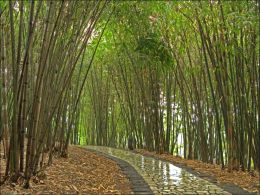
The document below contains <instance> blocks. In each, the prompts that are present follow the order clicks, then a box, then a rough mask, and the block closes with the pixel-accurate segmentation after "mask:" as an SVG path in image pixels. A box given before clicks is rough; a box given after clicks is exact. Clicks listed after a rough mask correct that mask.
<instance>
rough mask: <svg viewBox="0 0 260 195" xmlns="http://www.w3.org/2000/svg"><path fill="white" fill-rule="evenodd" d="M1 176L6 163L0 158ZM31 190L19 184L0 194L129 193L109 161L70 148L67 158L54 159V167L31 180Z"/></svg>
mask: <svg viewBox="0 0 260 195" xmlns="http://www.w3.org/2000/svg"><path fill="white" fill-rule="evenodd" d="M0 160H1V163H0V165H1V166H0V176H2V175H3V172H4V171H3V170H4V167H5V166H4V165H5V162H4V160H3V159H0ZM30 185H31V187H30V188H29V189H23V187H22V179H21V178H20V179H19V180H18V184H14V183H8V182H7V183H5V184H3V185H2V186H0V194H10V193H11V194H14V193H17V194H50V193H51V194H61V193H64V194H65V193H66V194H68V193H69V194H131V193H132V190H131V183H130V182H129V180H128V179H127V178H126V177H125V175H124V174H123V173H122V171H121V170H120V167H119V166H118V165H117V164H116V163H115V162H114V161H112V160H109V159H107V158H105V157H102V156H98V155H96V154H94V153H92V152H89V151H87V150H85V149H82V148H79V147H76V146H70V148H69V157H68V158H60V157H54V159H53V164H52V165H51V166H49V167H47V168H46V170H45V171H44V172H43V173H42V174H39V176H38V177H33V178H32V179H31V181H30Z"/></svg>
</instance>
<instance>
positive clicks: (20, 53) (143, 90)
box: [0, 1, 260, 187]
mask: <svg viewBox="0 0 260 195" xmlns="http://www.w3.org/2000/svg"><path fill="white" fill-rule="evenodd" d="M0 6H1V7H0V42H1V43H0V55H1V60H0V62H1V71H0V72H1V87H0V90H1V93H0V94H1V95H0V98H1V99H0V100H1V101H0V106H1V120H0V127H1V131H0V136H1V137H0V138H1V144H2V146H3V147H2V148H3V150H4V157H5V158H6V159H7V164H6V175H5V177H4V179H7V178H11V179H12V180H13V181H16V180H17V178H18V177H19V176H20V175H21V174H22V175H23V176H24V177H25V178H27V182H26V184H25V187H28V186H29V178H30V177H31V176H32V175H34V174H36V173H37V171H39V170H40V169H41V167H42V166H43V159H44V158H45V156H47V157H48V164H51V162H52V156H53V153H54V152H57V153H58V154H59V155H60V156H62V157H66V156H67V155H68V145H69V144H70V143H72V144H83V145H84V144H95V145H105V146H111V147H119V148H125V147H126V145H127V140H128V138H129V137H132V138H133V139H134V140H135V147H137V148H146V149H148V150H150V151H156V152H158V153H162V152H169V153H172V154H180V151H183V153H182V155H183V157H184V158H188V159H199V160H202V161H203V162H208V163H217V164H221V165H222V167H223V168H224V167H225V166H228V168H229V170H230V171H231V170H233V169H242V170H251V169H258V170H259V167H260V155H259V151H260V148H259V147H260V120H259V114H260V97H259V91H260V65H259V41H260V40H259V12H260V7H259V3H258V2H257V1H201V2H200V1H197V2H189V1H183V2H181V1H169V2H168V1H158V2H156V1H148V2H136V1H129V2H127V1H126V2H120V1H0ZM179 138H181V142H180V141H179Z"/></svg>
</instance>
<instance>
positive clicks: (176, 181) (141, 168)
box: [87, 146, 230, 195]
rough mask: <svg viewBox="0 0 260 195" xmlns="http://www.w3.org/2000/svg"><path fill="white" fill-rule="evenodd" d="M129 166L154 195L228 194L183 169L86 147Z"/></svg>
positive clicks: (152, 160)
mask: <svg viewBox="0 0 260 195" xmlns="http://www.w3.org/2000/svg"><path fill="white" fill-rule="evenodd" d="M87 148H89V149H94V150H96V151H99V152H104V153H106V154H109V155H111V156H114V157H117V158H120V159H122V160H125V161H127V162H128V163H129V164H131V165H132V166H133V167H134V168H135V169H136V171H137V172H138V173H139V174H140V175H141V176H142V177H143V178H144V180H145V181H146V182H147V183H148V185H149V186H150V188H151V190H152V191H153V192H154V193H155V194H158V193H159V194H160V193H163V194H178V195H179V194H230V193H228V192H225V191H224V190H223V189H221V188H220V187H218V186H216V185H214V184H212V183H210V182H208V181H206V180H204V179H201V178H199V177H197V176H195V175H193V174H191V173H189V172H187V171H185V170H184V169H181V168H179V167H176V166H174V165H173V164H171V163H168V162H164V161H161V160H158V159H154V158H152V157H146V156H143V155H140V154H135V153H132V152H130V151H125V150H120V149H114V148H109V147H102V146H87Z"/></svg>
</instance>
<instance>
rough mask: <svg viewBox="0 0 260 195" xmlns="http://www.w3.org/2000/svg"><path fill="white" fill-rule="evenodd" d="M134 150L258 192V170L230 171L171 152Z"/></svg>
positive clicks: (259, 182) (259, 181)
mask: <svg viewBox="0 0 260 195" xmlns="http://www.w3.org/2000/svg"><path fill="white" fill-rule="evenodd" d="M135 151H136V152H138V153H140V154H143V155H149V156H153V157H157V158H160V159H162V160H167V161H170V162H173V163H179V164H182V165H185V166H188V167H191V168H193V169H194V170H195V171H197V172H200V173H206V174H209V175H211V176H213V177H215V178H216V179H217V181H218V182H222V183H233V184H236V185H238V186H240V187H241V188H243V189H245V190H247V191H250V192H258V193H259V192H260V178H259V172H244V171H233V172H232V173H230V172H228V170H227V169H224V170H222V169H221V166H219V165H213V164H208V163H203V162H201V161H198V160H187V159H183V158H181V157H179V156H173V155H171V154H156V153H155V152H149V151H147V150H143V149H136V150H135Z"/></svg>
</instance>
